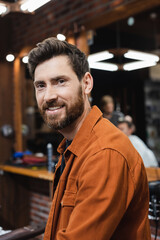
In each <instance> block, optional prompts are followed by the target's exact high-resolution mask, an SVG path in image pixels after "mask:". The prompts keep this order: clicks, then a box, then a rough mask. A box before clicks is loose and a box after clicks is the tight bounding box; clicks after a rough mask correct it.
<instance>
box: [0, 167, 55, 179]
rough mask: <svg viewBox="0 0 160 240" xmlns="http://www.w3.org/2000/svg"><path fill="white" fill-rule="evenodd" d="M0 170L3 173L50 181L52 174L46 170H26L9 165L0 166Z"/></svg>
mask: <svg viewBox="0 0 160 240" xmlns="http://www.w3.org/2000/svg"><path fill="white" fill-rule="evenodd" d="M0 170H1V171H4V172H10V173H13V174H20V175H24V176H28V177H33V178H39V179H43V180H48V181H52V180H53V175H54V174H53V173H50V172H48V171H47V170H39V169H35V170H33V169H28V168H23V167H15V166H10V165H0Z"/></svg>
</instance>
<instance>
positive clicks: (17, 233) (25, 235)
mask: <svg viewBox="0 0 160 240" xmlns="http://www.w3.org/2000/svg"><path fill="white" fill-rule="evenodd" d="M44 230H45V224H43V225H40V226H36V227H31V226H25V227H22V228H18V229H16V230H13V231H11V232H9V233H6V234H3V235H1V236H0V240H26V239H33V238H35V237H37V236H39V235H40V234H42V233H44Z"/></svg>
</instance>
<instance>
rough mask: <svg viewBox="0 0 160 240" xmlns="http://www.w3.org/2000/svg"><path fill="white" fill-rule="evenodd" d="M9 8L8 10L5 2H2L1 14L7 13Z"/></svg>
mask: <svg viewBox="0 0 160 240" xmlns="http://www.w3.org/2000/svg"><path fill="white" fill-rule="evenodd" d="M7 10H8V8H7V6H6V5H5V4H3V3H0V15H2V14H5V13H6V12H7Z"/></svg>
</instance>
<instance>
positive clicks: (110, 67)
mask: <svg viewBox="0 0 160 240" xmlns="http://www.w3.org/2000/svg"><path fill="white" fill-rule="evenodd" d="M89 67H90V68H94V69H99V70H105V71H117V70H118V66H117V65H116V64H113V63H103V62H89Z"/></svg>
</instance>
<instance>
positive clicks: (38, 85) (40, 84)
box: [35, 83, 44, 89]
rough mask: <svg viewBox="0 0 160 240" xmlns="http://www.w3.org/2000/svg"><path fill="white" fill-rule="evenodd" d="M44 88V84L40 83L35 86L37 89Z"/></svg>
mask: <svg viewBox="0 0 160 240" xmlns="http://www.w3.org/2000/svg"><path fill="white" fill-rule="evenodd" d="M43 87H44V84H42V83H38V84H36V85H35V88H36V89H42V88H43Z"/></svg>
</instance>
